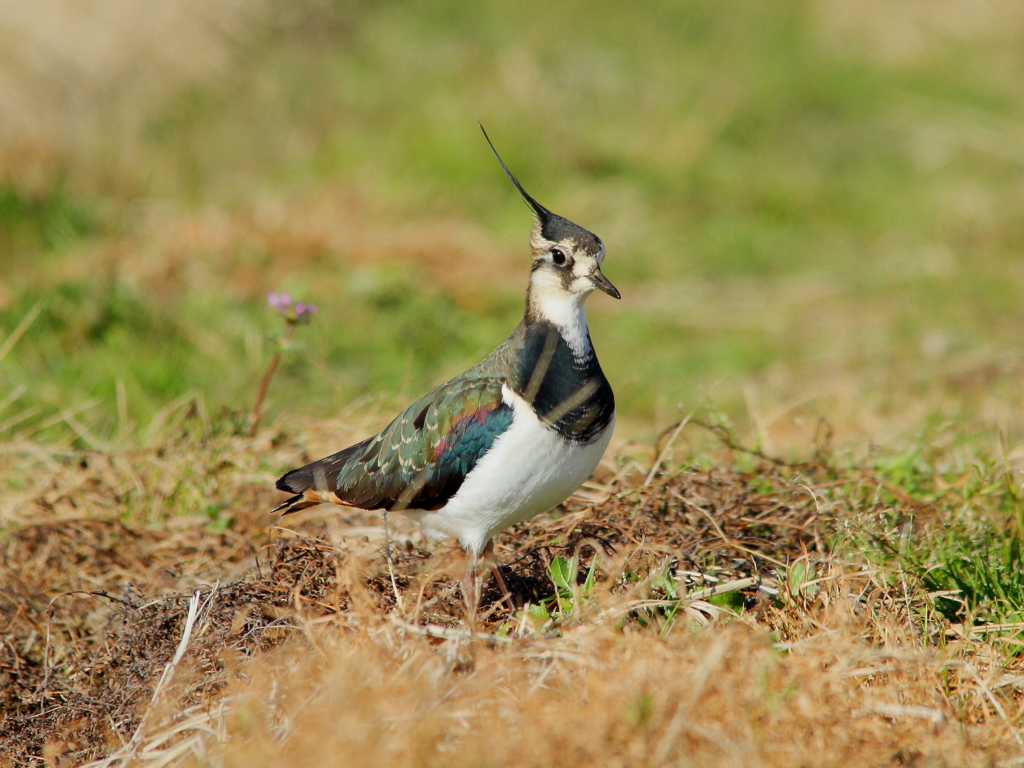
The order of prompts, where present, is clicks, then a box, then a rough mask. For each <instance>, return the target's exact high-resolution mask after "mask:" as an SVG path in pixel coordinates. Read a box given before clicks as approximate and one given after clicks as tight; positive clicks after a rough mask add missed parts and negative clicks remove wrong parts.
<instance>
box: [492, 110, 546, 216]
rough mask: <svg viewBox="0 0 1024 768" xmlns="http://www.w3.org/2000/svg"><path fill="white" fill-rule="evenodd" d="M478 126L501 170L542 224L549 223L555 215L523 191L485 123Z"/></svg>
mask: <svg viewBox="0 0 1024 768" xmlns="http://www.w3.org/2000/svg"><path fill="white" fill-rule="evenodd" d="M477 125H479V126H480V130H481V131H483V134H484V138H485V139H487V145H488V146H489V147H490V148H491V152H493V153H494V156H495V157H496V158H498V162H499V163H501V169H502V170H503V171H505V175H506V176H508V178H509V181H511V182H512V183H513V184H515V185H516V189H518V190H519V194H521V195H522V196H523V199H524V200H526V202H527V204H528V205H529V206H530V207H531V208H532V209H533V210H534V212H535V213H536V214H537V216H538V217H539V218H540V220H541V222H545V221H547V220H548V218H549V217H550V216H553V215H554V214H552V213H551V211H549V210H548V209H547V208H545V207H544V206H543V205H541V204H540V203H538V202H537V201H536V200H534V199H533V195H531V194H530V193H529V192H527V191H526V190H525V189H523V185H522V184H520V183H519V179H517V178H516V177H515V176H513V175H512V171H510V170H509V169H508V166H507V165H505V161H504V160H502V159H501V155H499V154H498V150H496V149H495V148H494V143H493V142H492V141H491V137H490V136H488V135H487V131H486V130H484V126H483V123H481V122H480V121H477Z"/></svg>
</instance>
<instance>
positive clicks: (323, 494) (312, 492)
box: [271, 445, 359, 515]
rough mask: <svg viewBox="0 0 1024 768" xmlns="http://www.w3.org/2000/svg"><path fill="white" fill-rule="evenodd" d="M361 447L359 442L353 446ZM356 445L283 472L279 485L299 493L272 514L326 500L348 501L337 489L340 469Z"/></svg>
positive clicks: (290, 510)
mask: <svg viewBox="0 0 1024 768" xmlns="http://www.w3.org/2000/svg"><path fill="white" fill-rule="evenodd" d="M358 447H359V446H358V445H357V446H353V448H358ZM353 448H348V449H346V450H344V451H341V452H339V453H336V454H334V455H333V456H328V457H327V458H325V459H320V460H319V461H314V462H313V463H312V464H307V465H306V466H304V467H299V468H298V469H293V470H292V471H291V472H288V473H286V474H285V475H283V476H282V477H281V478H280V479H279V480H278V481H277V489H278V490H279V491H285V492H287V493H294V494H295V495H294V496H292V497H291V498H290V499H288V500H287V501H285V502H284V503H283V504H281V505H279V506H277V507H275V508H274V509H273V510H271V514H273V513H275V512H280V513H282V514H285V515H287V514H288V513H289V512H298V511H299V510H300V509H308V508H309V507H315V506H316V505H317V504H323V503H324V502H328V503H334V504H345V503H346V502H345V501H344V500H343V499H342V498H341V497H340V496H339V495H338V492H337V490H336V488H337V486H338V482H337V481H338V472H339V471H340V470H341V469H342V468H343V467H344V466H345V463H346V462H347V460H348V458H349V455H350V454H351V452H352V450H353Z"/></svg>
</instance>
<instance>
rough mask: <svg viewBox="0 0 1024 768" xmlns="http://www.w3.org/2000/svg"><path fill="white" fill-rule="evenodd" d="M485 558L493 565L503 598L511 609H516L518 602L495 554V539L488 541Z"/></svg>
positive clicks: (492, 569)
mask: <svg viewBox="0 0 1024 768" xmlns="http://www.w3.org/2000/svg"><path fill="white" fill-rule="evenodd" d="M483 558H484V560H485V561H486V562H487V564H488V565H489V566H491V573H493V574H494V580H495V581H496V582H498V588H499V589H500V590H501V597H502V599H503V600H504V601H505V602H507V603H508V607H509V609H511V610H515V608H516V603H515V600H514V599H513V598H512V593H511V592H510V591H509V588H508V584H506V583H505V577H504V576H502V575H501V566H500V565H498V558H497V557H496V556H495V555H494V539H491V540H490V541H488V542H487V546H486V547H484V552H483Z"/></svg>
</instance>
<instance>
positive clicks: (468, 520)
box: [405, 387, 615, 555]
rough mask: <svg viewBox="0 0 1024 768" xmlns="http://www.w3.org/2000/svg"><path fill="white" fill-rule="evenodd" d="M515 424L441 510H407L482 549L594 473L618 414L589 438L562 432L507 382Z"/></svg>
mask: <svg viewBox="0 0 1024 768" xmlns="http://www.w3.org/2000/svg"><path fill="white" fill-rule="evenodd" d="M502 399H503V400H504V401H505V403H506V404H507V405H509V406H511V407H512V409H513V417H512V424H511V425H510V426H509V428H508V429H507V430H506V431H505V432H504V433H503V434H501V435H499V436H498V438H497V439H496V440H495V441H494V444H493V445H492V446H491V448H490V450H489V451H487V453H485V454H484V455H483V456H482V457H481V459H480V460H479V461H478V462H477V463H476V466H475V467H473V470H472V471H471V472H470V473H469V476H468V477H467V478H466V481H465V482H464V483H463V484H462V487H461V488H459V492H458V493H456V494H455V495H454V496H453V497H452V498H451V499H450V500H449V501H448V503H447V504H446V505H445V506H444V507H442V508H441V509H439V510H436V511H433V512H431V511H426V510H412V509H410V510H405V514H407V515H409V516H410V517H412V518H413V519H415V520H417V521H419V522H420V523H422V524H423V526H424V527H425V528H428V529H430V530H432V531H436V532H438V533H443V534H448V535H451V536H455V537H456V538H458V540H459V542H460V543H461V544H462V546H464V547H465V548H466V549H468V550H469V551H470V552H472V553H473V554H474V555H479V554H480V553H481V552H482V551H483V549H484V547H485V546H487V542H488V541H490V540H491V537H492V536H494V535H495V534H496V533H498V532H500V531H503V530H504V529H506V528H508V527H509V526H510V525H515V524H516V523H519V522H522V521H523V520H526V519H528V518H530V517H533V516H534V515H536V514H538V513H540V512H544V511H545V510H548V509H551V508H552V507H553V506H555V505H556V504H560V503H562V502H563V501H565V499H567V498H568V497H569V495H570V494H571V493H572V492H573V491H575V490H576V489H577V488H579V487H580V485H581V484H582V483H583V481H584V480H586V479H587V478H588V477H590V475H591V473H592V472H593V471H594V468H595V467H596V466H597V463H598V462H599V461H600V460H601V457H602V456H603V455H604V451H605V448H607V447H608V441H609V440H611V436H612V430H613V429H614V427H615V416H614V414H613V415H612V420H611V421H610V422H609V424H608V426H607V427H606V428H605V430H604V431H603V432H602V433H601V434H600V436H598V438H597V439H596V440H595V441H594V442H592V443H588V444H582V443H574V442H571V441H569V440H566V439H564V438H563V437H560V436H559V435H558V434H557V433H556V432H555V431H554V430H552V429H549V428H548V427H546V426H545V425H544V424H542V423H541V421H540V420H539V419H538V418H537V417H536V416H535V415H534V413H533V411H532V410H531V409H530V407H529V405H527V403H526V401H525V400H523V399H522V398H521V397H519V396H518V395H516V394H515V393H513V392H512V391H511V390H509V389H508V388H507V387H502Z"/></svg>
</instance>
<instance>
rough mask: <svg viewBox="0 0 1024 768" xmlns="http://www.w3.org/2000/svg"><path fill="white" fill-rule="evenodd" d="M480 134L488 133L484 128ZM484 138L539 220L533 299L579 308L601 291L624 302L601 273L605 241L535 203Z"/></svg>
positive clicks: (534, 235) (532, 240) (533, 235)
mask: <svg viewBox="0 0 1024 768" xmlns="http://www.w3.org/2000/svg"><path fill="white" fill-rule="evenodd" d="M480 130H481V131H484V127H483V126H482V125H481V126H480ZM484 138H485V139H487V143H488V144H490V147H491V151H492V152H494V156H495V157H496V158H498V162H499V163H501V167H502V169H503V170H504V171H505V175H506V176H508V177H509V179H510V180H511V181H512V183H513V184H515V186H516V189H518V190H519V194H521V195H522V196H523V199H524V200H526V203H527V205H529V206H530V208H531V209H532V210H533V213H534V215H535V216H536V221H535V222H534V225H533V232H532V233H531V234H530V247H531V249H532V251H533V267H532V270H531V273H530V293H531V296H532V297H533V298H534V299H539V300H541V301H543V302H544V303H548V302H549V301H558V300H560V301H562V302H565V301H568V302H570V303H573V304H578V303H580V302H582V300H583V299H585V298H586V297H587V296H588V295H589V294H590V293H592V292H593V291H594V290H595V289H598V290H601V291H604V292H605V293H607V294H608V295H609V296H611V297H613V298H616V299H618V298H621V294H619V291H618V289H617V288H616V287H615V286H614V285H612V284H611V281H610V280H608V278H607V277H605V276H604V274H603V273H602V272H601V262H602V261H604V243H602V242H601V238H599V237H598V236H597V235H595V234H594V233H593V232H589V231H588V230H586V229H584V228H583V227H581V226H579V225H578V224H574V223H573V222H571V221H569V220H568V219H564V218H562V217H561V216H559V215H557V214H554V213H552V212H551V211H549V210H548V209H547V208H545V207H544V206H543V205H541V204H540V203H538V202H537V201H536V200H534V199H533V196H532V195H530V194H529V193H528V192H527V191H526V190H525V189H523V185H522V184H520V183H519V180H518V179H516V177H515V176H513V175H512V172H511V171H509V169H508V166H506V165H505V163H504V161H502V159H501V156H500V155H499V154H498V151H497V150H496V149H495V148H494V144H492V143H491V139H490V137H489V136H488V135H487V131H484Z"/></svg>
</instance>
